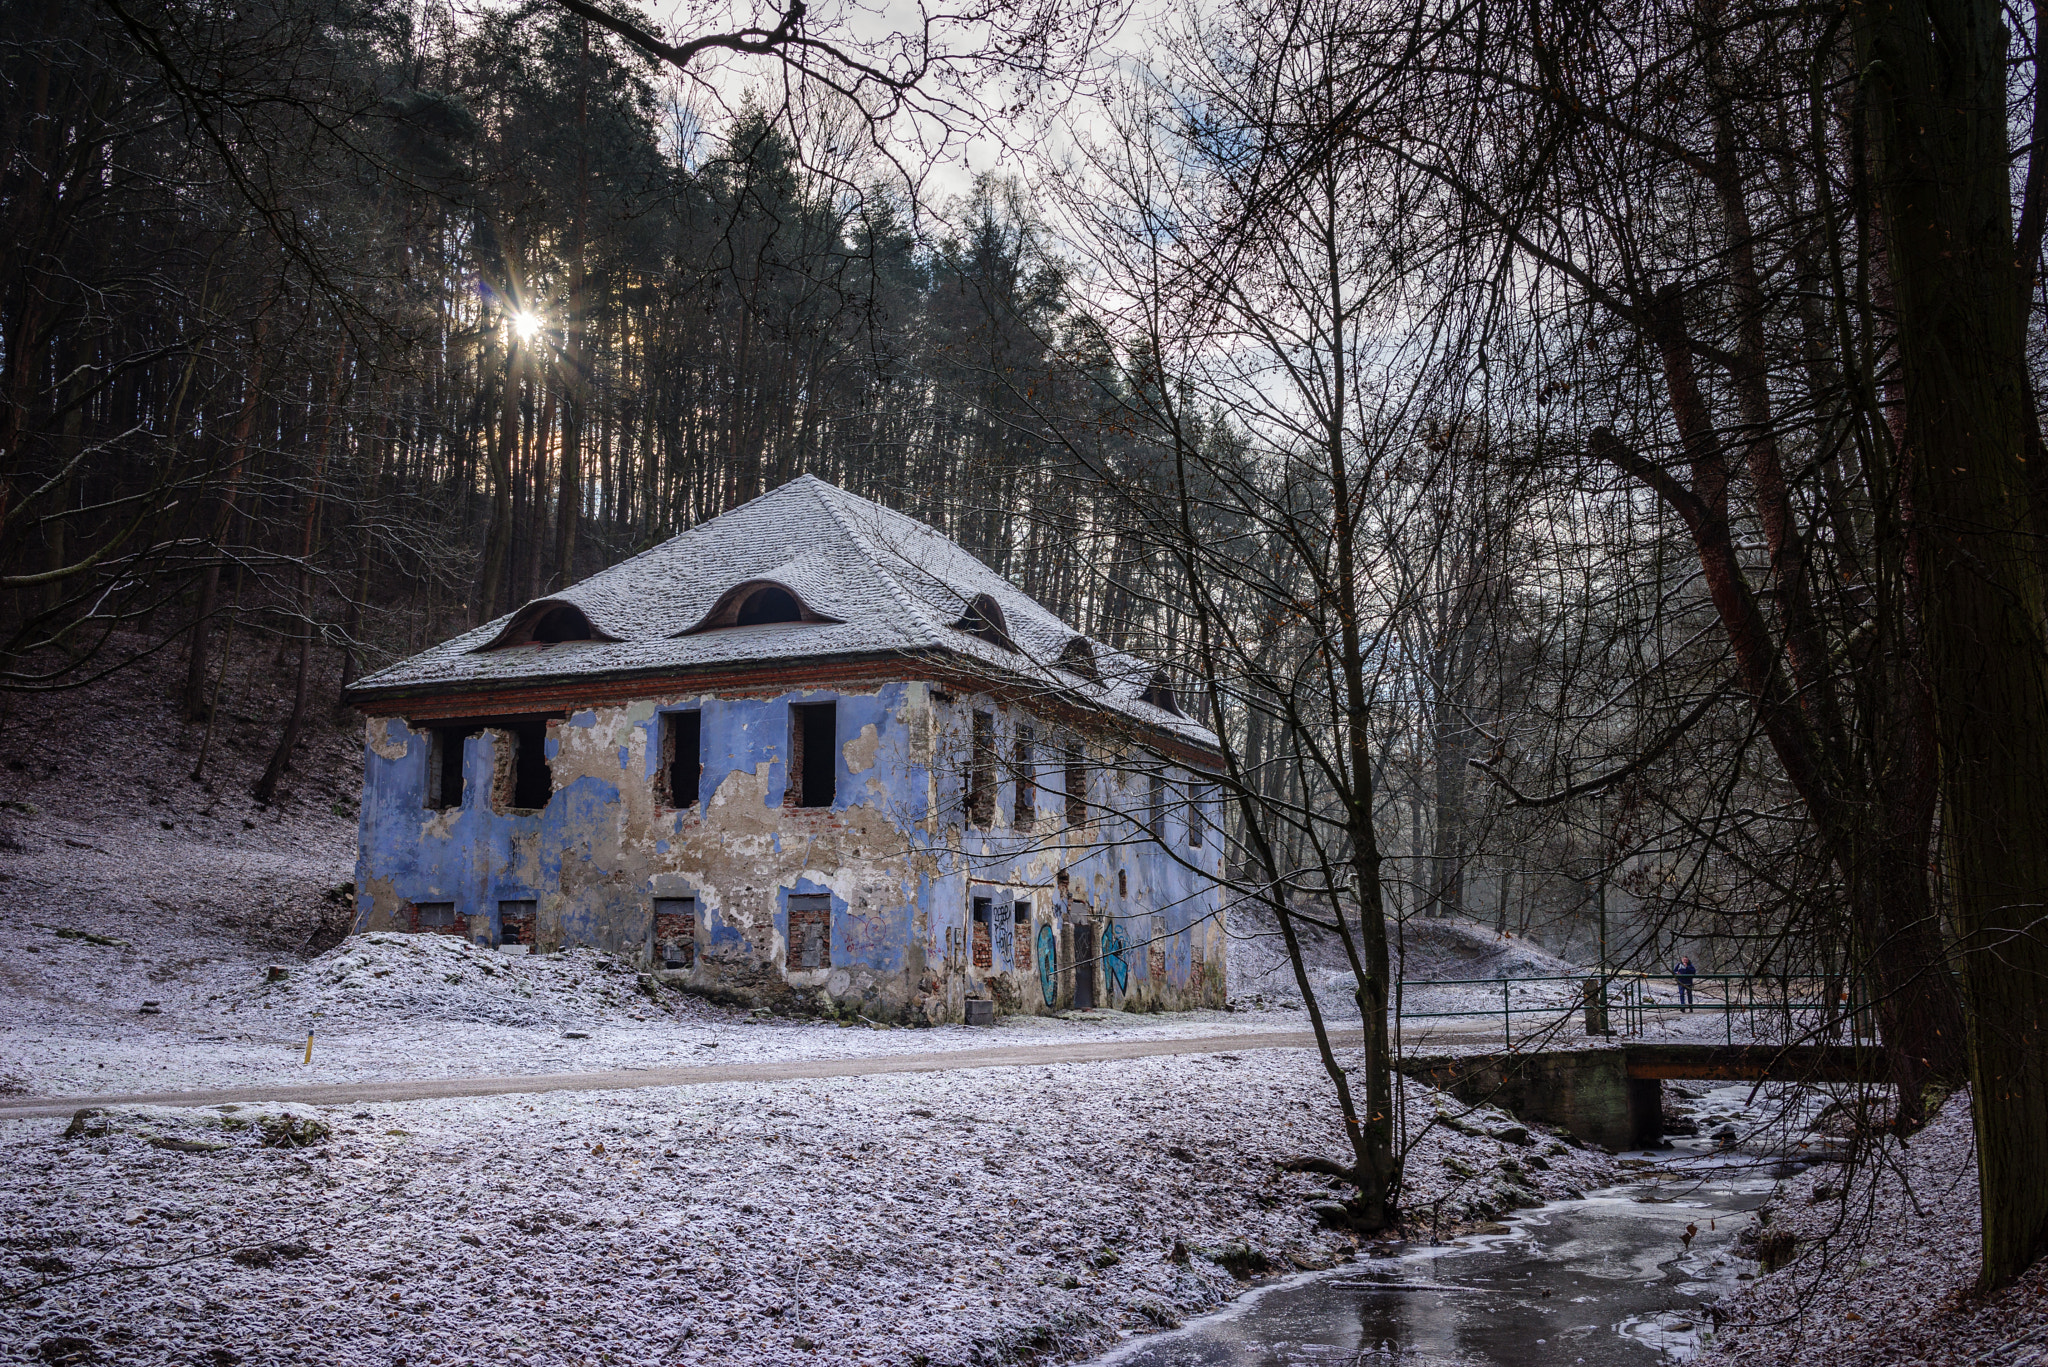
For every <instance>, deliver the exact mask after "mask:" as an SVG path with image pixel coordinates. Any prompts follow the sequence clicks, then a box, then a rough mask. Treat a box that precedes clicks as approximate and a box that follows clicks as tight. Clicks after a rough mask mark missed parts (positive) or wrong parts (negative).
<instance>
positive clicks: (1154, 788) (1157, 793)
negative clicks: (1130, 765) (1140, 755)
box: [1145, 764, 1166, 844]
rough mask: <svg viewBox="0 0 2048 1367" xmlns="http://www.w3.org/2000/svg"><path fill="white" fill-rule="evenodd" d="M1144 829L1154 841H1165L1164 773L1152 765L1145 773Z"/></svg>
mask: <svg viewBox="0 0 2048 1367" xmlns="http://www.w3.org/2000/svg"><path fill="white" fill-rule="evenodd" d="M1145 785H1146V786H1145V827H1146V829H1147V831H1148V832H1149V833H1150V834H1151V836H1152V838H1153V839H1154V840H1157V841H1159V842H1160V843H1162V844H1164V843H1165V841H1166V771H1165V770H1164V769H1162V768H1160V767H1159V766H1158V765H1156V764H1155V765H1153V766H1152V767H1151V768H1150V769H1148V770H1146V771H1145Z"/></svg>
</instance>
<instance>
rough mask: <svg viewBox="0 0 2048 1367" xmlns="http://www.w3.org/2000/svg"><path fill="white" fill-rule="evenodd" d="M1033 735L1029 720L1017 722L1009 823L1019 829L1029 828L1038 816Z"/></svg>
mask: <svg viewBox="0 0 2048 1367" xmlns="http://www.w3.org/2000/svg"><path fill="white" fill-rule="evenodd" d="M1034 739H1035V738H1034V737H1033V736H1032V734H1031V724H1030V723H1029V722H1019V723H1017V759H1016V763H1015V764H1013V765H1012V766H1011V768H1012V769H1014V770H1015V774H1014V775H1013V777H1014V778H1015V780H1016V784H1017V788H1016V792H1017V796H1016V800H1015V801H1014V802H1012V803H1011V804H1010V807H1011V810H1010V824H1011V825H1012V826H1015V827H1016V828H1017V829H1018V830H1020V831H1028V830H1030V829H1031V823H1032V822H1033V821H1034V820H1035V819H1036V818H1037V816H1038V765H1037V757H1036V756H1035V755H1034V754H1033V753H1032V749H1033V742H1034Z"/></svg>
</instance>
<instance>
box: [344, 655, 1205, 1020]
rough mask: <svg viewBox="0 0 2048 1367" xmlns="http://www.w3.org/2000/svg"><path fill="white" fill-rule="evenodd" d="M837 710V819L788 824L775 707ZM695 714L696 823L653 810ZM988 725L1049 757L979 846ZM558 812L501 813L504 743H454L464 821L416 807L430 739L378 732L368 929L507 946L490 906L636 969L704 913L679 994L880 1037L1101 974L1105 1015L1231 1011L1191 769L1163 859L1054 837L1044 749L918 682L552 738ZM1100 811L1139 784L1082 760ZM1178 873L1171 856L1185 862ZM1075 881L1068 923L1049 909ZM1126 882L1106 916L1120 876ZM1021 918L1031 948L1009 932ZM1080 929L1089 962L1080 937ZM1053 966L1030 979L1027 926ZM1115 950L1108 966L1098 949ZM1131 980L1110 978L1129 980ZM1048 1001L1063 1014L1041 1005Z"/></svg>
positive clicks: (1012, 722) (1054, 759)
mask: <svg viewBox="0 0 2048 1367" xmlns="http://www.w3.org/2000/svg"><path fill="white" fill-rule="evenodd" d="M827 701H829V702H836V703H837V704H838V710H837V737H836V740H837V744H836V745H835V755H834V765H835V769H836V783H835V798H834V802H833V804H832V806H831V807H829V808H798V807H784V806H783V805H782V801H783V797H784V793H785V789H786V787H787V785H788V782H789V774H788V772H787V765H786V761H787V759H788V755H789V709H790V705H791V704H793V703H804V702H827ZM683 710H695V711H698V712H699V713H700V715H701V723H700V724H701V736H702V742H701V743H702V754H703V760H704V768H703V777H702V781H701V785H700V789H699V797H698V801H697V803H696V804H695V805H693V806H690V807H687V808H683V809H677V808H675V807H672V806H668V805H666V804H665V803H664V802H663V800H662V797H661V796H660V794H661V791H662V783H661V781H660V780H661V775H660V773H659V770H660V766H661V744H660V737H661V730H660V728H661V716H662V714H663V713H665V712H675V711H683ZM976 711H987V712H991V713H993V714H994V715H995V717H996V731H997V745H998V753H999V754H1000V755H1002V756H1003V757H1004V758H1005V759H1006V760H1007V758H1008V757H1009V756H1010V755H1011V754H1012V753H1013V750H1012V747H1013V744H1014V735H1015V730H1014V728H1015V726H1016V725H1017V724H1018V723H1019V722H1020V721H1021V722H1026V723H1029V724H1031V725H1032V727H1033V730H1034V733H1035V734H1036V735H1039V736H1041V737H1046V738H1047V743H1046V744H1045V745H1044V746H1043V748H1042V749H1041V750H1040V753H1039V756H1038V759H1039V763H1038V766H1037V767H1038V791H1037V801H1036V804H1035V809H1036V819H1035V820H1034V821H1033V822H1032V823H1031V827H1030V829H1029V830H1024V831H1020V830H1018V829H1016V828H1015V826H1014V824H1013V822H1012V812H1013V808H1014V787H1013V783H1014V779H1013V777H1012V775H1011V774H1010V772H1009V770H1008V768H1007V765H1002V766H998V769H997V773H998V775H999V776H1000V786H999V791H998V794H997V801H996V804H995V807H996V812H995V817H994V820H993V821H992V822H991V824H990V826H989V828H988V829H985V830H983V829H975V828H971V827H969V826H968V825H967V810H966V801H965V790H966V782H967V767H968V766H967V754H968V744H969V737H970V734H971V726H972V717H973V714H974V713H975V712H976ZM547 737H548V738H547V752H548V760H549V765H550V768H551V771H552V775H553V787H554V792H553V795H552V797H551V798H550V800H549V802H548V804H547V806H546V807H545V808H542V809H540V810H538V811H519V810H516V809H511V808H509V807H508V806H507V805H506V804H507V802H508V801H509V798H510V794H511V792H512V785H511V783H510V781H509V776H510V774H511V773H512V747H513V744H514V742H513V739H512V736H511V734H510V733H509V732H505V731H499V730H486V731H484V732H482V733H481V734H479V735H476V736H473V737H470V738H468V739H467V740H466V741H465V742H464V753H463V774H464V785H463V800H462V805H461V806H460V807H459V808H454V809H450V810H448V811H434V810H432V809H429V808H427V807H426V806H425V800H426V793H427V765H428V758H429V751H430V741H431V737H430V734H429V731H428V729H427V724H426V723H424V722H422V723H421V724H420V726H419V729H415V728H414V727H413V726H412V725H410V724H408V722H407V721H405V720H404V719H402V718H397V717H372V718H370V719H369V722H368V727H367V735H366V737H365V745H364V766H365V774H364V786H363V804H362V828H361V846H360V854H359V856H358V864H357V878H356V887H357V890H358V891H357V917H356V929H357V930H358V931H369V930H395V929H403V928H404V927H405V926H406V925H407V924H408V923H409V913H410V911H411V904H413V903H417V902H427V901H453V902H455V903H456V904H457V909H458V911H459V912H462V913H466V914H468V915H470V916H471V917H472V920H471V923H470V924H471V926H472V934H473V935H475V936H476V937H477V938H478V939H483V938H485V937H486V936H488V939H489V941H490V943H494V944H495V943H497V940H498V937H499V934H500V922H499V917H498V906H499V903H501V902H505V901H523V900H531V901H533V902H534V903H536V908H537V926H536V936H535V938H536V941H537V944H536V948H537V949H538V950H542V951H545V950H549V949H558V948H562V947H564V946H570V945H590V946H595V947H598V948H602V949H606V950H610V951H612V952H614V953H618V954H620V955H622V956H625V957H628V958H632V959H635V960H637V961H639V962H641V963H642V964H650V963H651V956H652V948H653V945H652V933H653V910H652V902H653V899H654V898H657V897H664V898H666V897H694V898H696V899H697V907H698V911H697V937H698V939H697V958H696V964H695V966H694V967H693V968H690V969H688V970H679V971H677V973H676V974H675V975H674V976H680V977H682V978H683V979H685V980H686V981H688V982H689V984H690V985H691V986H692V987H694V988H696V989H697V990H699V991H703V992H706V993H707V994H710V995H713V996H724V997H729V998H730V999H733V1000H738V1001H744V1002H748V1003H754V1004H762V1005H769V1006H787V1005H792V1004H795V1002H794V1001H793V999H795V998H802V999H803V1001H802V1005H803V1006H804V1007H806V1008H808V1009H820V1010H833V1011H840V1012H845V1013H858V1014H861V1015H866V1016H869V1017H871V1018H874V1019H905V1018H922V1019H931V1020H959V1019H961V1018H962V1017H963V1016H964V1012H965V1007H964V1005H963V1003H964V1002H965V1000H966V999H967V998H968V997H970V996H978V997H992V998H993V999H995V1000H996V1001H997V1003H998V1004H999V1006H1000V1008H1001V1009H1003V1010H1005V1011H1034V1012H1044V1011H1050V1010H1059V1009H1065V1008H1066V1007H1068V1006H1069V1005H1070V1004H1071V1003H1072V999H1073V992H1074V962H1075V959H1076V956H1077V955H1080V954H1086V955H1087V956H1088V957H1089V958H1091V959H1095V960H1098V963H1097V969H1096V995H1095V1000H1096V1002H1097V1004H1098V1005H1104V1006H1121V1007H1124V1008H1126V1009H1131V1010H1146V1009H1154V1010H1156V1009H1179V1008H1186V1007H1193V1006H1201V1005H1208V1006H1216V1005H1221V1003H1222V1000H1223V988H1224V975H1223V953H1224V950H1223V945H1224V935H1223V926H1222V924H1221V918H1220V916H1219V915H1218V914H1217V908H1218V907H1219V906H1220V905H1221V899H1220V893H1219V891H1218V889H1217V887H1216V884H1215V883H1214V881H1213V878H1214V876H1215V875H1216V874H1217V873H1218V872H1219V871H1220V863H1221V840H1220V837H1219V836H1218V835H1217V834H1216V833H1215V824H1216V817H1217V816H1219V815H1220V813H1217V812H1214V811H1212V812H1211V814H1210V818H1209V821H1208V825H1209V830H1210V834H1209V838H1208V840H1207V842H1206V844H1205V845H1204V846H1203V847H1201V848H1190V847H1189V846H1188V844H1187V821H1186V812H1185V808H1184V805H1183V802H1182V801H1181V800H1179V799H1180V798H1181V797H1183V796H1184V794H1185V792H1186V791H1187V790H1186V788H1185V786H1184V784H1185V780H1186V777H1187V775H1186V771H1185V770H1179V769H1174V770H1170V771H1169V773H1170V774H1171V775H1172V776H1173V781H1174V783H1175V785H1176V787H1175V789H1174V790H1173V791H1174V792H1175V794H1176V800H1175V801H1172V802H1170V803H1169V814H1168V817H1167V820H1166V827H1167V830H1166V841H1165V844H1166V846H1167V848H1162V847H1161V845H1160V844H1158V843H1155V842H1153V841H1151V840H1150V839H1146V838H1138V836H1137V832H1136V829H1135V827H1134V826H1133V825H1132V824H1131V820H1130V819H1129V818H1126V817H1123V816H1105V817H1101V818H1098V819H1097V820H1096V822H1095V823H1094V825H1093V826H1092V827H1091V828H1088V829H1083V830H1069V829H1067V828H1066V826H1065V824H1064V818H1063V811H1064V803H1065V794H1064V790H1063V778H1064V771H1063V769H1062V767H1061V761H1060V758H1059V751H1058V749H1057V748H1056V744H1055V742H1057V743H1059V744H1064V743H1069V742H1070V739H1071V738H1070V737H1066V736H1064V735H1061V734H1060V733H1056V732H1053V731H1052V728H1049V727H1047V726H1045V725H1043V724H1042V723H1038V722H1036V721H1034V720H1033V719H1031V718H1030V717H1029V716H1028V715H1027V714H1025V713H1023V712H1022V711H1021V710H1019V709H1016V708H1013V707H1009V706H1006V705H1004V704H1002V703H1000V702H998V701H996V700H994V699H991V698H986V697H977V696H972V695H969V696H963V697H950V696H948V695H946V694H943V693H941V692H939V691H938V690H936V689H933V688H932V687H930V686H928V685H927V684H925V683H923V682H921V681H909V682H903V683H892V684H887V685H884V686H882V687H880V688H870V689H867V690H865V691H831V690H823V689H807V690H796V691H789V692H782V693H776V694H772V695H760V696H735V695H731V694H727V695H709V694H706V695H698V694H686V693H665V694H660V695H656V696H650V697H646V698H642V699H638V700H635V701H633V702H630V703H626V704H623V705H614V706H603V707H593V708H588V709H584V710H581V711H577V712H573V713H571V714H570V715H569V716H568V717H567V718H566V719H564V720H561V721H557V722H550V723H549V725H548V730H547ZM1089 752H1090V753H1089V778H1090V787H1091V793H1090V799H1091V802H1092V803H1094V804H1099V805H1106V806H1109V807H1114V808H1117V809H1119V810H1120V811H1124V812H1129V813H1131V815H1132V817H1139V816H1142V815H1143V812H1144V801H1145V796H1146V795H1145V792H1144V786H1143V783H1142V781H1140V782H1134V783H1131V784H1129V785H1128V790H1126V788H1125V787H1120V786H1119V784H1118V782H1117V779H1116V776H1115V774H1114V772H1113V771H1112V769H1111V768H1109V767H1107V766H1108V765H1109V764H1110V762H1111V759H1112V757H1111V756H1110V755H1109V754H1108V753H1107V752H1104V751H1102V750H1101V749H1100V748H1099V747H1098V746H1094V745H1091V746H1089ZM1168 849H1171V850H1173V851H1174V852H1175V853H1177V854H1178V856H1179V857H1178V858H1175V857H1174V855H1173V854H1169V853H1168ZM1062 872H1064V873H1065V874H1066V884H1065V887H1066V889H1067V901H1066V903H1065V904H1062V902H1061V900H1060V888H1061V883H1060V875H1061V873H1062ZM1119 872H1121V873H1122V874H1123V875H1124V876H1125V879H1126V880H1127V885H1128V889H1129V890H1128V893H1120V892H1119V890H1118V888H1119V883H1118V874H1119ZM805 894H811V895H825V896H829V897H830V899H831V907H832V915H831V945H830V949H831V954H830V957H831V965H830V966H829V967H824V968H812V969H804V968H797V967H789V966H788V965H789V964H790V962H791V956H790V954H789V899H790V897H791V896H792V895H796V896H802V895H805ZM975 897H989V898H990V899H991V900H992V902H993V903H994V904H995V907H996V909H997V911H998V912H999V915H1000V918H1001V919H1000V921H999V922H998V923H994V924H992V926H991V929H992V931H993V932H994V934H993V935H992V939H993V941H994V945H993V949H994V953H993V956H992V962H991V964H990V965H989V966H987V967H985V968H983V967H977V966H975V964H974V962H973V953H972V935H973V932H972V899H973V898H975ZM1026 899H1028V900H1029V902H1030V904H1031V912H1032V915H1031V919H1030V921H1029V922H1028V927H1027V930H1026V933H1025V935H1024V936H1023V937H1022V938H1023V940H1024V943H1023V944H1021V945H1020V944H1019V943H1017V938H1018V937H1016V936H1015V935H1013V934H1012V928H1013V925H1014V922H1013V920H1012V919H1011V918H1012V916H1013V912H1014V908H1015V906H1016V904H1017V902H1019V901H1022V900H1026ZM1079 920H1085V921H1086V922H1088V923H1089V924H1090V925H1091V926H1092V928H1093V933H1091V934H1090V935H1089V936H1088V937H1087V938H1088V941H1089V943H1087V944H1086V945H1083V946H1080V947H1076V945H1075V944H1074V936H1073V932H1072V925H1073V923H1074V922H1076V921H1079ZM1042 927H1044V928H1050V929H1051V931H1052V935H1053V938H1054V940H1055V942H1056V943H1057V945H1058V951H1057V960H1058V962H1057V965H1056V970H1055V972H1054V973H1053V974H1052V975H1051V976H1050V977H1049V978H1048V977H1046V976H1045V975H1043V974H1042V973H1041V971H1040V965H1039V963H1038V962H1037V959H1036V946H1037V942H1038V940H1039V931H1040V928H1042ZM1105 930H1109V931H1110V932H1111V933H1110V937H1109V938H1110V944H1109V947H1108V950H1109V952H1108V954H1107V956H1106V957H1105V953H1104V946H1103V945H1102V944H1101V943H1100V937H1101V936H1102V934H1103V932H1104V931H1105ZM1119 970H1121V971H1119ZM1048 986H1049V987H1050V989H1051V991H1050V996H1051V1001H1050V1002H1048V1000H1047V996H1048V991H1047V989H1048Z"/></svg>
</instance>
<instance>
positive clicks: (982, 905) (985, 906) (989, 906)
mask: <svg viewBox="0 0 2048 1367" xmlns="http://www.w3.org/2000/svg"><path fill="white" fill-rule="evenodd" d="M994 912H995V899H994V898H992V897H977V898H975V899H974V966H975V967H976V968H994V967H995V963H996V956H995V950H994V948H993V946H992V944H991V942H990V940H989V933H990V932H989V921H990V918H991V917H992V916H993V915H994Z"/></svg>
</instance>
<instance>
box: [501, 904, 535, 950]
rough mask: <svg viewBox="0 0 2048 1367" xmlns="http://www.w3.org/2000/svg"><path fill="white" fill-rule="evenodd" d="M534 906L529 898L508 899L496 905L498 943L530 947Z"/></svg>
mask: <svg viewBox="0 0 2048 1367" xmlns="http://www.w3.org/2000/svg"><path fill="white" fill-rule="evenodd" d="M536 909H537V908H536V904H535V903H534V900H533V899H532V898H530V897H522V898H508V899H506V900H505V901H503V902H500V903H498V943H499V944H501V945H530V944H532V943H533V923H534V920H535V915H534V913H535V911H536Z"/></svg>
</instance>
